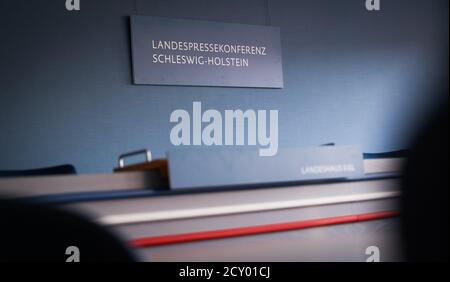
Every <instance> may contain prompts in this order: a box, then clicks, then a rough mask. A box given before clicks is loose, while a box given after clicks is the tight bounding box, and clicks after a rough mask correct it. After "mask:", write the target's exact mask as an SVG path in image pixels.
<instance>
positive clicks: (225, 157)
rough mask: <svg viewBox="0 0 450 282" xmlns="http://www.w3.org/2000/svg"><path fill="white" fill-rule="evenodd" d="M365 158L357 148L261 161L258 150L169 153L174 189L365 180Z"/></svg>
mask: <svg viewBox="0 0 450 282" xmlns="http://www.w3.org/2000/svg"><path fill="white" fill-rule="evenodd" d="M362 156H363V155H362V152H361V151H360V150H359V149H358V148H357V147H353V146H324V147H314V148H302V149H280V150H279V151H278V154H277V155H275V156H273V157H260V156H259V154H258V151H257V150H246V149H227V150H225V149H189V150H181V149H176V150H172V151H169V152H168V160H169V174H170V186H171V188H172V189H184V188H201V187H226V186H236V185H254V184H268V183H283V182H297V181H311V180H324V179H343V178H344V179H345V178H354V177H361V176H363V175H364V163H363V157H362Z"/></svg>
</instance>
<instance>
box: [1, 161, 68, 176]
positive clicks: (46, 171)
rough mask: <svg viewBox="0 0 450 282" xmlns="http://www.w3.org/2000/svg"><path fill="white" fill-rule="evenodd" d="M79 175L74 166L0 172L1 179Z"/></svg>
mask: <svg viewBox="0 0 450 282" xmlns="http://www.w3.org/2000/svg"><path fill="white" fill-rule="evenodd" d="M64 174H77V170H76V169H75V167H74V166H73V165H69V164H66V165H59V166H53V167H45V168H38V169H30V170H0V178H1V177H20V176H46V175H64Z"/></svg>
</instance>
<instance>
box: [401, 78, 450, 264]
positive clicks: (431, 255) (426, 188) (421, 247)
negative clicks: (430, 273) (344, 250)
mask: <svg viewBox="0 0 450 282" xmlns="http://www.w3.org/2000/svg"><path fill="white" fill-rule="evenodd" d="M445 91H446V92H445V93H443V94H445V95H446V97H447V99H446V100H447V102H446V103H443V104H442V108H441V109H440V110H439V111H437V112H436V115H435V116H434V117H433V118H432V119H431V120H430V122H429V123H428V124H427V125H426V126H425V128H424V129H423V130H422V131H421V132H420V133H419V134H418V135H417V136H416V139H415V140H416V141H415V144H413V150H412V152H411V156H410V159H409V161H408V164H407V165H406V173H405V182H404V188H403V195H404V196H403V233H404V234H403V235H404V238H405V239H404V240H405V249H406V250H405V251H406V258H407V260H409V261H448V253H449V249H448V247H449V246H448V241H449V234H448V229H449V228H448V227H449V199H448V197H449V194H448V189H449V186H448V171H449V167H448V93H449V92H448V87H446V89H445Z"/></svg>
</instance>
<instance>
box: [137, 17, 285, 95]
mask: <svg viewBox="0 0 450 282" xmlns="http://www.w3.org/2000/svg"><path fill="white" fill-rule="evenodd" d="M131 41H132V42H131V46H132V53H133V77H134V83H135V84H153V85H187V86H229V87H265V88H282V87H283V72H282V66H281V43H280V42H281V41H280V29H279V28H278V27H271V26H262V25H244V24H234V23H221V22H211V21H196V20H181V19H170V18H160V17H148V16H132V17H131Z"/></svg>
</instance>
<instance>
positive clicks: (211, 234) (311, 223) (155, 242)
mask: <svg viewBox="0 0 450 282" xmlns="http://www.w3.org/2000/svg"><path fill="white" fill-rule="evenodd" d="M398 215H399V212H397V211H385V212H376V213H366V214H357V215H349V216H339V217H329V218H321V219H313V220H305V221H295V222H288V223H279V224H270V225H259V226H251V227H240V228H231V229H223V230H215V231H206V232H195V233H185V234H177V235H166V236H157V237H148V238H140V239H135V240H132V241H131V242H130V243H131V245H132V246H133V247H137V248H143V247H155V246H162V245H171V244H181V243H188V242H195V241H205V240H214V239H223V238H232V237H240V236H249V235H257V234H265V233H273V232H282V231H290V230H300V229H306V228H314V227H320V226H329V225H337V224H345V223H355V222H362V221H369V220H377V219H384V218H391V217H396V216H398Z"/></svg>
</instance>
